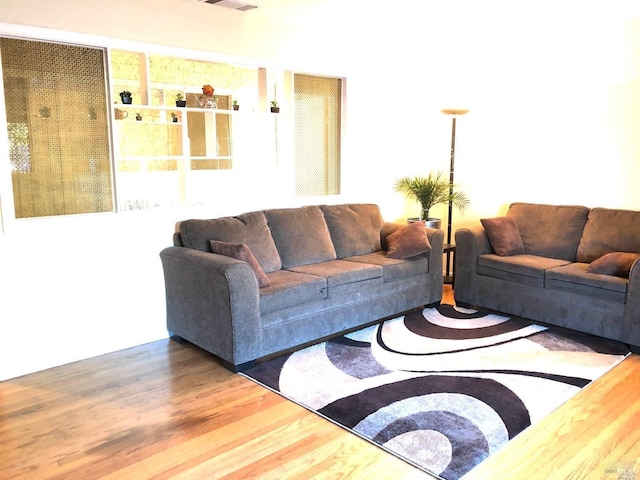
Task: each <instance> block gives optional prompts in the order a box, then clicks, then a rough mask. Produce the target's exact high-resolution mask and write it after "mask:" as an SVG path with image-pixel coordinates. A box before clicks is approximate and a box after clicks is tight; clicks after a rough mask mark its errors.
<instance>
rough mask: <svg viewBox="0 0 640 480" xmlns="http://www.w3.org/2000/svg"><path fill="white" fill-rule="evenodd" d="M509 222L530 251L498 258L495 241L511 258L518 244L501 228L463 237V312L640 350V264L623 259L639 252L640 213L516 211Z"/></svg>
mask: <svg viewBox="0 0 640 480" xmlns="http://www.w3.org/2000/svg"><path fill="white" fill-rule="evenodd" d="M504 218H506V219H509V221H511V220H513V222H512V223H514V224H515V225H516V227H517V228H516V230H515V231H516V236H517V234H519V238H520V239H521V245H520V247H524V251H522V250H521V251H519V252H518V251H517V250H518V248H515V250H516V251H515V252H514V251H511V252H510V251H506V252H505V251H501V252H500V253H501V255H498V254H497V253H496V248H497V247H496V248H494V245H492V241H493V242H494V243H500V241H502V247H504V246H505V245H506V246H507V250H509V249H510V248H512V247H514V245H516V247H517V243H518V238H515V241H514V238H513V237H514V236H513V235H510V234H509V233H506V234H505V231H504V229H503V230H500V229H497V228H496V226H497V225H499V224H494V225H491V224H490V223H488V224H487V227H491V228H492V229H493V231H489V230H485V228H484V226H482V225H478V226H476V227H472V228H461V229H458V230H457V232H456V235H455V239H456V256H455V282H456V283H455V293H454V295H455V300H456V304H458V305H460V306H463V307H482V308H488V309H491V310H496V311H500V312H504V313H506V314H511V315H519V316H522V317H525V318H529V319H532V320H535V321H539V322H544V323H548V324H553V325H558V326H561V327H566V328H569V329H573V330H578V331H582V332H585V333H590V334H594V335H598V336H602V337H605V338H610V339H613V340H619V341H622V342H625V343H627V344H629V345H631V346H632V348H633V349H634V351H635V350H637V348H638V346H640V262H638V261H635V260H636V257H637V256H638V255H637V254H636V255H631V254H628V253H626V254H620V253H617V252H640V212H637V211H630V210H615V209H606V208H593V209H589V208H587V207H582V206H569V205H561V206H556V205H539V204H530V203H514V204H512V205H511V206H510V207H509V210H508V213H507V215H506V217H504ZM488 220H489V222H491V221H492V220H494V221H495V220H504V219H488ZM484 221H485V220H483V222H484ZM505 222H506V221H505ZM502 227H504V225H502ZM502 227H501V228H502ZM507 230H508V229H507ZM488 233H490V234H492V235H493V238H492V239H491V240H490V238H489V236H488ZM607 254H608V255H607ZM624 257H626V268H621V266H620V263H625V262H621V261H619V260H618V259H620V258H624ZM629 257H631V258H630V259H629ZM634 261H635V263H634ZM627 276H628V277H627Z"/></svg>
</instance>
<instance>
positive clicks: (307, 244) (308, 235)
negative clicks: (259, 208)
mask: <svg viewBox="0 0 640 480" xmlns="http://www.w3.org/2000/svg"><path fill="white" fill-rule="evenodd" d="M265 215H266V217H267V222H268V224H269V228H271V234H272V235H273V240H274V241H275V245H276V247H277V248H278V253H279V254H280V259H281V260H282V268H285V269H286V268H289V267H293V266H297V265H308V264H310V263H318V262H326V261H328V260H334V259H335V258H336V250H335V248H334V247H333V243H332V242H331V237H330V235H329V228H328V227H327V222H326V221H325V219H324V215H323V214H322V210H321V209H320V207H319V206H315V205H314V206H308V207H300V208H280V209H273V210H266V211H265Z"/></svg>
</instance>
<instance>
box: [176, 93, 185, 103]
mask: <svg viewBox="0 0 640 480" xmlns="http://www.w3.org/2000/svg"><path fill="white" fill-rule="evenodd" d="M182 100H184V95H182V94H181V93H176V102H181V101H182Z"/></svg>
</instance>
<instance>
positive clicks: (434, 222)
mask: <svg viewBox="0 0 640 480" xmlns="http://www.w3.org/2000/svg"><path fill="white" fill-rule="evenodd" d="M414 222H424V224H425V226H426V227H427V228H435V229H436V230H439V229H440V227H442V219H440V218H427V219H426V220H420V219H419V218H418V217H412V218H407V223H414Z"/></svg>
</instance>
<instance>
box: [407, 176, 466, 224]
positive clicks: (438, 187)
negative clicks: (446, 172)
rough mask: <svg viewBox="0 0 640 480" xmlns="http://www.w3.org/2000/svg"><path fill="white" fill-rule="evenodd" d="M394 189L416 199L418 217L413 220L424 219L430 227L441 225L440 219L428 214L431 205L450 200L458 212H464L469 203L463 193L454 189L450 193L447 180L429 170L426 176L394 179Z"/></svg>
mask: <svg viewBox="0 0 640 480" xmlns="http://www.w3.org/2000/svg"><path fill="white" fill-rule="evenodd" d="M395 190H396V192H400V193H404V194H405V195H406V196H407V197H408V198H413V199H415V200H416V201H418V203H419V204H420V208H421V211H420V218H419V219H415V220H424V221H425V222H426V225H427V226H428V227H431V228H440V226H441V225H442V220H441V219H439V218H431V217H430V216H429V210H431V207H433V206H435V205H438V204H441V203H449V201H451V203H452V204H453V206H455V207H456V208H457V209H458V210H459V211H460V213H464V210H465V209H466V208H467V206H468V205H469V198H468V197H467V195H466V194H465V193H463V192H456V191H454V192H453V193H450V184H449V181H448V180H447V179H446V178H443V176H442V173H440V172H438V173H434V172H430V173H429V175H428V176H426V177H422V176H417V177H403V178H400V179H398V180H396V183H395ZM409 220H412V219H409Z"/></svg>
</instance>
